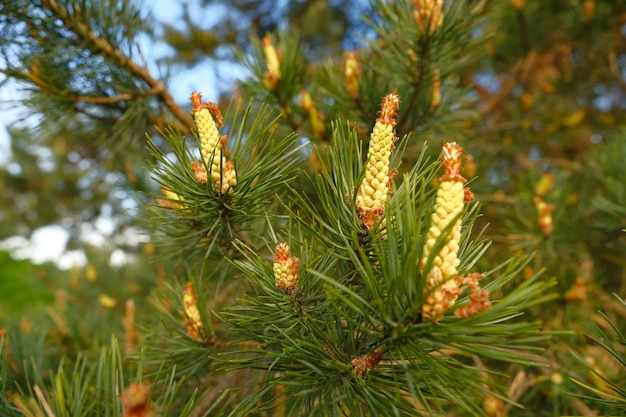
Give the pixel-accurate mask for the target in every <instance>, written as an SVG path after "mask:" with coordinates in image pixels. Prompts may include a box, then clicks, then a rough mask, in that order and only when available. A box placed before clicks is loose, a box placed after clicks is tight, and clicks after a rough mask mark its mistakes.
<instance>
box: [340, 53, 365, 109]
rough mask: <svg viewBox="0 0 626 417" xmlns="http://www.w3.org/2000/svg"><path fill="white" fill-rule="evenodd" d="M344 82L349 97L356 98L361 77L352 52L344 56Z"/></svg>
mask: <svg viewBox="0 0 626 417" xmlns="http://www.w3.org/2000/svg"><path fill="white" fill-rule="evenodd" d="M344 73H345V77H346V78H345V81H344V83H345V84H344V85H345V86H346V90H348V93H349V94H350V96H351V97H353V98H356V97H358V95H359V76H360V75H361V64H359V61H358V60H357V58H356V54H355V53H354V52H348V53H347V54H346V62H345V69H344Z"/></svg>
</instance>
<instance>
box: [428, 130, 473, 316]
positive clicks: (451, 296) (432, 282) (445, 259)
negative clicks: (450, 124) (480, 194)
mask: <svg viewBox="0 0 626 417" xmlns="http://www.w3.org/2000/svg"><path fill="white" fill-rule="evenodd" d="M462 157H463V150H462V149H461V147H460V146H459V145H457V144H456V143H455V142H447V143H444V145H443V151H442V160H441V164H442V165H443V168H444V175H443V176H442V177H441V178H440V179H439V181H440V183H439V188H438V189H437V195H436V198H435V207H434V210H433V214H432V217H431V222H430V228H429V230H428V234H427V237H426V244H425V246H424V251H423V254H422V261H421V265H422V266H425V264H426V263H427V262H428V259H429V258H430V257H431V256H434V257H433V260H432V268H431V270H430V271H429V273H428V276H427V278H426V285H425V287H424V291H425V292H426V296H427V298H426V302H425V303H424V306H423V308H422V314H423V316H424V318H426V319H429V320H433V321H438V320H439V319H441V317H443V314H444V313H445V311H446V310H447V309H448V308H450V307H451V306H452V305H454V302H455V301H456V299H457V297H458V294H459V288H458V287H459V284H458V282H457V278H458V271H457V267H458V266H459V263H460V260H459V258H458V252H459V242H460V239H461V219H460V218H459V216H460V214H461V213H462V211H463V207H464V203H465V200H466V198H467V197H468V196H469V192H468V191H467V190H465V187H464V186H463V184H464V183H465V181H466V180H465V178H463V177H462V176H461V165H462ZM451 225H452V226H451ZM450 227H451V228H452V229H451V230H450V229H449V228H450ZM444 231H447V234H446V235H445V236H444V237H443V239H445V241H444V245H443V246H442V247H441V249H440V250H439V252H437V253H436V254H434V255H433V253H432V252H433V249H434V247H435V245H436V244H437V241H438V240H440V239H441V238H442V237H441V235H442V233H444Z"/></svg>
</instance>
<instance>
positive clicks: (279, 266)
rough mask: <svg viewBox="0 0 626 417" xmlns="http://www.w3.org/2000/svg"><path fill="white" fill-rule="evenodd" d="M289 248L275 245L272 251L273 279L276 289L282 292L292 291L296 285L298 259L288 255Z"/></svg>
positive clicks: (285, 245)
mask: <svg viewBox="0 0 626 417" xmlns="http://www.w3.org/2000/svg"><path fill="white" fill-rule="evenodd" d="M289 252H290V248H289V245H288V244H286V243H279V244H277V245H276V249H275V251H274V278H275V280H276V288H278V289H279V290H283V291H289V292H291V291H293V289H294V288H296V284H297V283H298V269H299V268H300V259H298V258H296V257H295V256H291V255H290V254H289Z"/></svg>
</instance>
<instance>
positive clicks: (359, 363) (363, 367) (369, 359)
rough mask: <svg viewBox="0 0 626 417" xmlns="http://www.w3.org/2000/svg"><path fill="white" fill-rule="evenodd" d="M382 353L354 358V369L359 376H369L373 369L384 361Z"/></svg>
mask: <svg viewBox="0 0 626 417" xmlns="http://www.w3.org/2000/svg"><path fill="white" fill-rule="evenodd" d="M382 357H383V354H382V353H381V352H372V353H368V354H365V355H363V356H359V357H356V358H352V361H351V363H352V369H353V370H354V372H355V373H356V374H357V375H358V376H364V375H367V374H368V373H369V372H370V371H371V370H372V369H374V368H376V367H377V366H378V364H379V363H380V360H381V359H382Z"/></svg>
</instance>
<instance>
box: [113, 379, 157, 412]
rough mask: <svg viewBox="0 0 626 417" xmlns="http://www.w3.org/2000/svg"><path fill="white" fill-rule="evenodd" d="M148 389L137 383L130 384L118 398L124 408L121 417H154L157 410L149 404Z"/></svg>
mask: <svg viewBox="0 0 626 417" xmlns="http://www.w3.org/2000/svg"><path fill="white" fill-rule="evenodd" d="M149 393H150V388H148V387H147V386H146V385H143V384H140V383H138V382H133V383H132V384H130V385H129V386H128V387H126V389H125V390H124V392H123V393H122V395H121V397H120V402H121V403H122V406H123V407H124V411H123V413H122V417H156V416H157V415H158V412H157V408H156V406H155V405H154V404H151V403H150V400H149V398H148V394H149Z"/></svg>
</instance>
